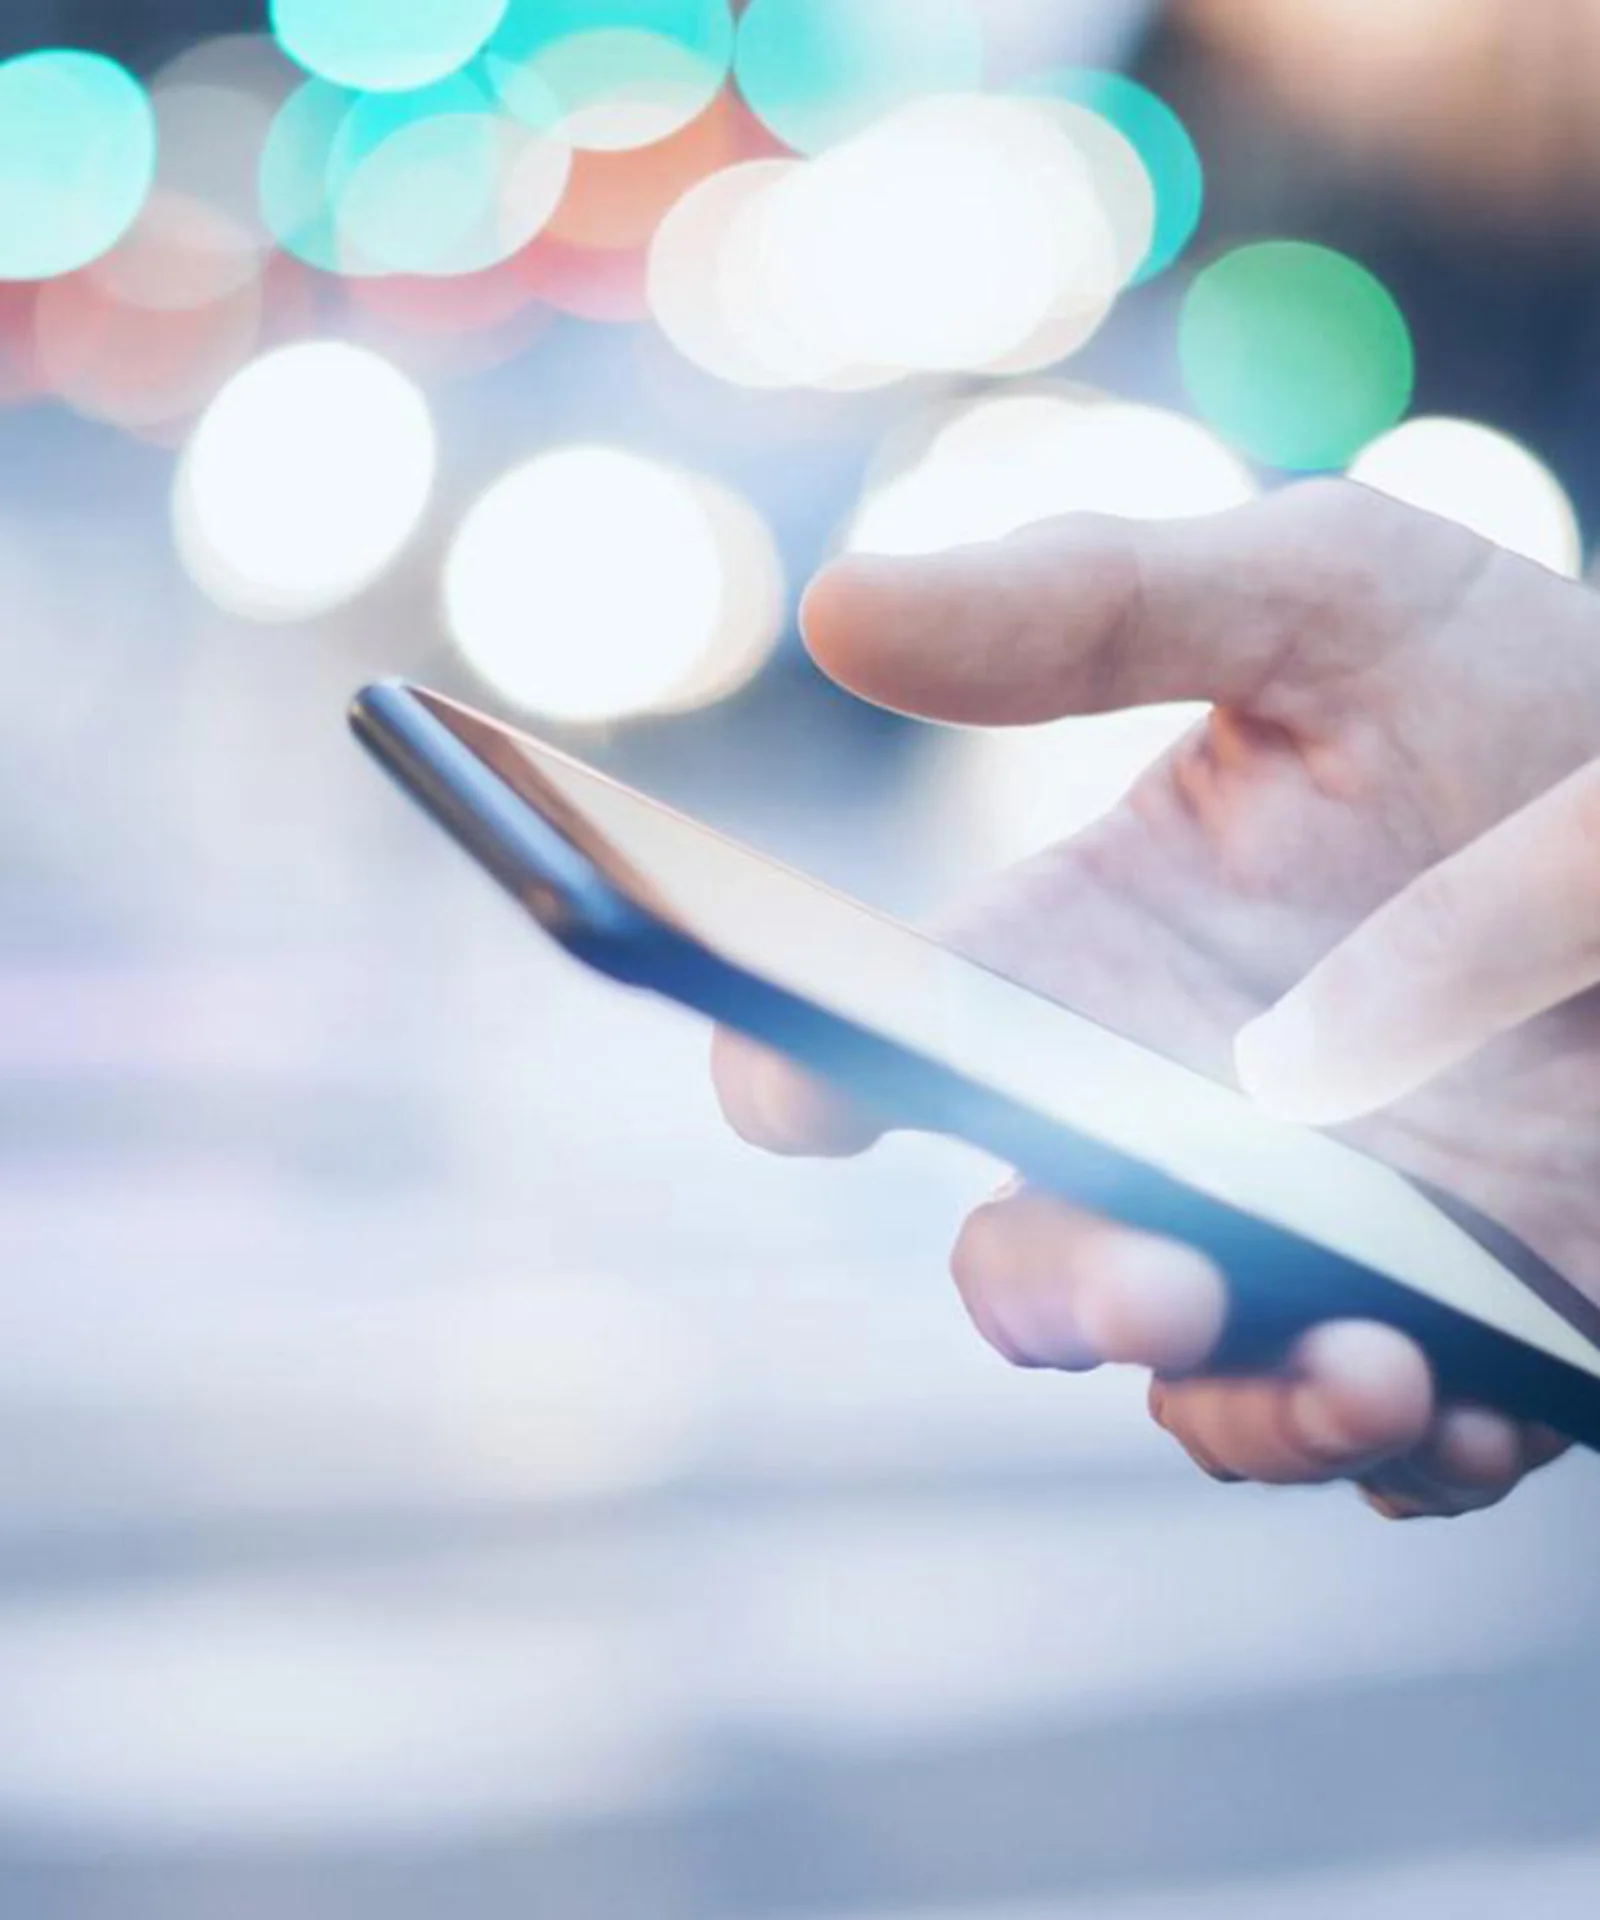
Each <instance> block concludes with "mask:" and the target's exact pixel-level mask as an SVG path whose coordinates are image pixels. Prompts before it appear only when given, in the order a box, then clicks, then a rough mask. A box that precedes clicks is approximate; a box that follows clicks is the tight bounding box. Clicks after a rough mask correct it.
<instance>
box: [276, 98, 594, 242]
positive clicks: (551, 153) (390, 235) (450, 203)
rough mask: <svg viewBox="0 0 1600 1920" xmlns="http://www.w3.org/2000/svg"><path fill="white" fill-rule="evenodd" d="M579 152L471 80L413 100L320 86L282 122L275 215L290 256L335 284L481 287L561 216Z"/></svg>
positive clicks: (287, 107)
mask: <svg viewBox="0 0 1600 1920" xmlns="http://www.w3.org/2000/svg"><path fill="white" fill-rule="evenodd" d="M571 163H572V155H571V149H570V148H569V147H568V146H567V144H566V143H565V141H564V140H561V139H559V138H557V137H555V136H554V135H552V134H551V133H549V132H547V131H539V130H537V129H535V128H533V127H530V126H527V125H525V124H524V123H522V122H521V121H518V120H516V119H514V118H513V117H512V116H510V115H509V114H507V113H505V112H504V111H503V110H502V108H501V107H500V105H499V102H498V101H497V100H496V99H495V98H494V96H493V95H492V94H491V92H490V90H489V89H488V88H487V86H486V85H485V84H484V83H483V82H482V81H480V80H479V79H477V78H476V77H474V76H473V75H470V74H458V75H456V76H454V77H453V78H451V79H448V80H444V81H440V82H439V83H438V84H437V85H435V86H431V87H424V88H421V89H418V90H417V91H415V92H410V93H398V92H396V93H366V94H360V93H353V92H351V91H349V90H347V89H344V88H340V87H335V86H332V85H331V84H329V83H328V82H326V81H322V80H309V81H307V82H306V83H305V84H304V86H302V87H301V88H300V89H299V90H298V91H297V92H296V93H295V94H294V95H292V96H291V98H290V99H289V100H287V101H286V102H285V103H284V106H283V107H282V109H281V110H280V111H279V113H278V115H277V117H276V119H275V121H274V123H273V126H272V130H271V133H270V134H269V136H268V139H267V143H266V147H265V150H264V152H263V154H262V160H261V204H262V209H263V212H264V215H265V218H266V221H267V224H268V225H269V227H270V228H271V230H272V231H273V233H274V234H275V235H276V236H277V238H278V241H279V243H280V244H281V245H282V246H283V247H284V248H286V249H287V250H288V251H290V252H292V253H294V254H295V255H296V256H297V257H299V258H300V259H302V260H304V261H306V262H307V263H308V264H309V265H312V266H315V267H318V268H320V269H321V270H322V271H324V272H328V273H343V274H345V275H361V274H388V273H403V274H463V273H479V272H483V271H484V270H486V269H488V268H491V267H494V266H496V265H498V264H500V263H501V262H503V261H506V260H509V259H510V258H511V257H512V256H513V255H514V254H515V253H517V252H519V251H520V250H521V249H522V248H523V247H525V246H527V245H528V243H529V242H530V241H531V240H533V239H534V238H535V236H536V235H537V234H538V233H539V231H540V230H541V229H542V227H543V226H544V225H545V223H546V222H547V221H548V220H549V219H550V217H551V215H552V214H553V213H554V212H555V210H556V208H557V207H558V206H559V205H560V202H561V198H562V195H563V194H564V192H565V191H566V185H567V180H568V177H569V174H570V171H571Z"/></svg>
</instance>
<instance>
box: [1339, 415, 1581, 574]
mask: <svg viewBox="0 0 1600 1920" xmlns="http://www.w3.org/2000/svg"><path fill="white" fill-rule="evenodd" d="M1350 477H1351V479H1352V480H1359V481H1360V482H1361V483H1362V484H1363V485H1364V486H1368V487H1374V488H1376V489H1377V491H1378V492H1379V493H1386V494H1389V495H1390V496H1391V497H1392V498H1394V499H1396V500H1405V501H1408V502H1409V503H1410V504H1411V505H1412V506H1414V507H1423V508H1426V510H1427V511H1428V512H1429V513H1437V514H1440V515H1442V516H1443V517H1444V518H1445V519H1447V520H1455V521H1459V522H1460V524H1461V525H1462V526H1464V527H1470V528H1471V529H1472V531H1473V532H1474V533H1481V534H1482V535H1483V536H1484V538H1485V539H1486V540H1493V541H1494V542H1495V543H1496V544H1497V545H1498V546H1502V547H1505V548H1507V549H1508V550H1509V551H1510V552H1512V553H1518V554H1521V555H1522V556H1523V557H1524V558H1525V559H1528V560H1537V561H1538V562H1539V563H1540V564H1541V565H1542V566H1546V567H1549V568H1550V569H1551V570H1552V571H1553V572H1556V573H1562V574H1566V575H1567V576H1568V577H1569V578H1575V577H1576V576H1577V575H1578V574H1579V573H1581V572H1582V570H1583V534H1582V530H1581V528H1580V526H1579V522H1578V513H1577V509H1576V508H1575V507H1574V506H1573V504H1572V500H1571V498H1570V496H1569V495H1568V493H1567V490H1566V488H1565V487H1563V486H1562V484H1561V482H1560V481H1559V480H1558V479H1557V478H1556V476H1555V475H1554V474H1553V473H1552V472H1551V471H1550V469H1549V468H1548V467H1547V466H1546V465H1545V464H1544V462H1543V461H1542V460H1541V459H1540V458H1539V457H1538V455H1537V454H1535V453H1533V452H1531V451H1530V450H1529V449H1528V448H1527V447H1525V446H1523V445H1522V443H1521V442H1520V441H1518V440H1514V439H1512V438H1511V436H1510V435H1509V434H1504V433H1499V432H1497V431H1496V430H1495V429H1494V428H1493V427H1487V426H1484V425H1483V424H1482V423H1481V422H1478V421H1474V420H1451V419H1432V418H1430V419H1422V420H1408V421H1406V422H1405V424H1404V425H1403V426H1399V427H1396V428H1395V430H1394V431H1393V432H1392V433H1388V434H1385V435H1383V437H1382V438H1381V439H1378V440H1375V441H1373V442H1372V444H1371V445H1370V446H1367V447H1364V448H1363V449H1362V450H1361V452H1360V453H1359V454H1358V455H1357V456H1356V458H1355V460H1354V462H1353V463H1352V465H1351V467H1350Z"/></svg>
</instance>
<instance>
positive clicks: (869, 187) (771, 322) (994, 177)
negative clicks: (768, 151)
mask: <svg viewBox="0 0 1600 1920" xmlns="http://www.w3.org/2000/svg"><path fill="white" fill-rule="evenodd" d="M1075 111H1076V110H1075V109H1068V108H1062V109H1060V110H1059V111H1053V110H1052V109H1051V108H1050V107H1048V106H1041V105H1038V104H1035V103H1031V102H1022V101H1016V100H1007V99H997V98H992V97H985V96H981V95H962V96H951V97H941V98H939V99H933V100H923V101H918V102H916V103H915V104H913V105H912V106H909V107H904V108H901V109H900V110H899V111H898V112H896V113H894V114H891V115H890V116H888V117H887V118H886V119H884V120H881V121H879V122H878V123H877V124H876V125H874V126H873V127H872V128H870V129H869V130H868V131H867V132H866V133H864V134H861V135H858V136H857V137H856V138H854V139H851V140H847V141H844V142H842V143H841V144H840V145H838V146H836V147H833V148H831V149H829V150H828V152H826V153H825V154H822V155H820V156H819V157H817V158H816V159H814V160H811V161H809V162H805V163H796V164H794V165H792V166H791V167H790V168H788V169H787V170H786V171H783V172H774V173H772V174H770V175H768V176H766V180H767V185H768V191H766V192H765V193H764V194H762V195H757V196H754V197H751V198H748V199H746V200H745V201H744V202H743V203H742V204H741V205H740V206H739V207H738V209H737V211H736V213H735V215H734V217H733V219H732V221H731V223H730V225H729V227H728V229H727V232H726V236H725V241H724V244H723V249H722V252H723V257H722V260H721V263H720V272H719V274H718V277H717V280H716V287H717V291H718V294H719V296H720V297H721V299H722V300H723V301H724V303H725V305H726V307H727V309H728V312H727V315H726V318H727V321H728V324H729V325H730V326H731V328H732V330H733V331H734V333H735V334H736V335H737V336H739V338H740V339H741V342H742V344H743V346H744V348H745V350H746V353H747V354H748V356H749V357H750V358H752V359H753V360H754V361H755V362H756V363H757V365H759V366H761V367H764V368H766V369H768V370H770V375H771V377H772V378H773V380H774V382H775V383H782V382H788V383H791V384H809V385H829V384H841V385H850V384H857V383H859V381H860V380H861V379H862V377H864V380H865V383H867V384H870V383H871V381H872V380H873V379H874V378H876V377H878V376H879V375H880V374H886V375H887V376H888V377H893V376H894V375H895V374H907V373H915V372H961V371H978V370H983V369H986V368H989V367H991V366H993V365H995V364H996V363H1004V362H1005V361H1007V359H1008V357H1010V356H1014V355H1016V354H1018V353H1019V352H1022V351H1023V350H1024V349H1027V348H1029V347H1031V346H1033V345H1034V344H1035V343H1036V342H1037V341H1038V340H1039V339H1040V337H1041V336H1042V335H1043V336H1046V337H1050V336H1052V335H1053V330H1054V328H1055V327H1056V325H1057V324H1058V322H1059V318H1060V316H1061V315H1062V314H1063V312H1069V313H1072V314H1073V315H1074V316H1075V318H1076V319H1077V323H1076V324H1075V327H1074V333H1073V341H1074V343H1081V340H1082V339H1083V338H1085V337H1087V334H1088V333H1089V332H1092V331H1093V328H1094V325H1095V324H1096V323H1097V322H1098V320H1099V319H1101V318H1103V317H1104V315H1105V314H1106V312H1108V311H1109V309H1110V306H1111V303H1112V301H1113V300H1114V298H1115V296H1116V293H1117V292H1118V291H1119V289H1120V286H1121V284H1122V274H1121V270H1120V267H1119V259H1118V246H1117V240H1116V234H1115V231H1114V222H1113V218H1112V215H1111V212H1110V210H1109V209H1108V207H1107V205H1106V203H1105V201H1104V200H1103V199H1102V198H1101V196H1100V194H1099V193H1098V192H1097V190H1096V184H1095V179H1094V171H1093V169H1092V168H1091V166H1090V164H1089V163H1088V161H1086V159H1085V157H1084V151H1083V149H1082V148H1081V147H1080V146H1079V144H1078V142H1077V140H1076V138H1075V133H1076V131H1077V129H1076V127H1075V125H1074V124H1073V123H1072V120H1071V115H1072V114H1073V113H1074V112H1075ZM1097 124H1099V123H1097ZM1100 131H1101V132H1102V133H1103V134H1104V137H1105V140H1106V141H1108V142H1115V143H1117V144H1118V145H1119V146H1120V147H1121V148H1122V149H1123V151H1124V152H1125V153H1126V155H1127V162H1128V165H1129V166H1131V167H1133V168H1134V169H1135V170H1137V168H1138V162H1137V159H1136V157H1135V156H1133V155H1132V154H1131V151H1130V150H1128V149H1127V148H1126V143H1124V142H1121V141H1120V140H1119V137H1118V136H1117V135H1116V134H1115V133H1114V132H1112V130H1111V129H1109V128H1106V127H1104V126H1103V125H1100ZM1105 157H1106V156H1105V153H1104V150H1102V153H1101V159H1102V160H1104V159H1105ZM751 177H752V176H750V175H749V174H748V173H747V175H746V178H747V180H748V179H749V178H751ZM1123 177H1124V179H1126V178H1127V176H1126V174H1124V176H1123ZM1146 231H1147V229H1146ZM1141 244H1142V243H1141ZM1135 250H1138V247H1137V246H1136V249H1135ZM1082 316H1086V318H1085V317H1082ZM1053 346H1054V343H1053ZM1052 350H1053V348H1052Z"/></svg>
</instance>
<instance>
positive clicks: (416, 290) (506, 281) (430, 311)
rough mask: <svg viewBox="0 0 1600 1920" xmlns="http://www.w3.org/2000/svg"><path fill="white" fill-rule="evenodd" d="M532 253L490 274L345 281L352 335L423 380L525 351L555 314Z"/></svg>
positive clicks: (471, 370) (460, 373)
mask: <svg viewBox="0 0 1600 1920" xmlns="http://www.w3.org/2000/svg"><path fill="white" fill-rule="evenodd" d="M525 258H526V256H525V255H522V256H518V257H517V258H516V259H513V260H510V261H507V262H506V263H504V264H503V265H501V266H498V267H491V268H489V269H488V270H487V271H485V272H483V273H464V274H453V275H448V276H445V275H438V274H383V275H364V276H358V277H354V278H351V279H348V280H346V281H345V282H344V296H345V304H346V311H347V313H348V314H349V316H350V325H351V331H352V333H353V334H354V335H355V336H356V337H358V338H359V339H360V340H361V341H362V342H363V343H364V344H365V345H367V346H370V347H374V348H376V349H377V350H378V351H379V352H381V353H383V354H384V355H386V356H387V357H388V358H389V359H392V360H394V361H395V362H396V363H397V364H398V365H400V366H402V367H404V368H405V369H406V370H407V371H408V372H409V373H412V374H414V375H416V376H417V377H419V378H423V379H430V380H431V379H461V378H464V377H468V376H471V375H473V374H476V373H481V372H484V371H486V370H487V369H489V368H491V367H499V366H504V365H505V364H506V363H507V362H508V361H509V360H512V359H515V358H517V357H518V356H519V355H521V354H523V353H526V352H527V351H528V350H529V349H530V348H531V347H532V346H533V345H534V343H535V342H536V341H537V340H538V339H539V337H540V336H541V334H542V333H543V332H544V331H545V329H546V327H547V326H548V325H549V321H550V315H549V313H548V311H547V309H546V308H545V307H544V306H543V304H542V303H541V302H540V301H539V299H538V298H537V296H536V294H535V292H534V289H533V288H532V287H530V286H529V285H528V284H527V282H526V279H525V277H524V274H523V262H524V260H525Z"/></svg>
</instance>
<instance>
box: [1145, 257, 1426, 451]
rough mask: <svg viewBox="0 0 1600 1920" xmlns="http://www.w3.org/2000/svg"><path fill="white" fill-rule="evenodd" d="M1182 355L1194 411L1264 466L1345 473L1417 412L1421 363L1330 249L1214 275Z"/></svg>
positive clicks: (1377, 285)
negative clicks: (1411, 410) (1370, 444)
mask: <svg viewBox="0 0 1600 1920" xmlns="http://www.w3.org/2000/svg"><path fill="white" fill-rule="evenodd" d="M1179 349H1180V353H1181V355H1182V360H1183V371H1184V377H1185V380H1186V381H1187V383H1188V388H1189V394H1190V397H1191V399H1192V400H1193V402H1194V404H1195V406H1196V408H1197V409H1198V410H1199V412H1200V413H1201V414H1202V415H1203V416H1204V417H1205V418H1206V419H1207V420H1208V421H1210V423H1211V424H1212V425H1213V426H1214V427H1215V428H1216V429H1217V430H1218V432H1219V433H1221V434H1222V435H1223V436H1224V437H1225V438H1226V439H1228V440H1230V441H1232V442H1233V443H1234V445H1236V446H1238V447H1240V448H1242V449H1243V450H1244V451H1245V452H1246V453H1249V454H1251V455H1253V456H1254V457H1255V458H1256V459H1258V460H1262V461H1265V462H1267V463H1269V464H1270V465H1273V466H1277V467H1283V468H1287V469H1289V470H1291V471H1301V472H1310V471H1314V470H1317V469H1327V468H1335V467H1343V466H1345V465H1346V464H1347V462H1348V461H1349V460H1350V459H1351V458H1352V456H1353V455H1354V454H1355V453H1356V451H1357V449H1358V448H1360V447H1361V446H1363V445H1364V444H1365V443H1366V442H1367V441H1368V440H1371V439H1372V438H1374V437H1375V436H1376V435H1377V434H1380V433H1383V432H1385V431H1386V430H1387V429H1388V428H1390V427H1392V426H1393V425H1394V424H1395V423H1396V422H1397V421H1398V420H1399V419H1400V418H1401V416H1402V415H1403V414H1404V412H1405V410H1406V408H1407V407H1408V406H1409V405H1410V402H1411V394H1412V388H1413V384H1414V380H1415V358H1414V354H1413V350H1412V344H1411V334H1410V330H1409V329H1408V327H1407V326H1406V322H1405V316H1404V315H1403V314H1402V313H1401V311H1400V309H1399V307H1398V306H1397V305H1396V303H1395V301H1394V298H1393V296H1392V295H1391V294H1390V293H1389V292H1388V290H1387V289H1386V288H1385V287H1384V286H1383V284H1382V282H1381V281H1379V280H1378V279H1376V278H1375V276H1374V275H1372V274H1371V273H1369V272H1368V271H1367V269H1366V268H1365V267H1363V266H1361V265H1360V264H1359V263H1358V262H1356V261H1354V260H1352V259H1350V258H1348V257H1347V256H1346V255H1344V254H1342V253H1336V252H1334V251H1333V250H1332V249H1330V248H1327V247H1318V246H1311V245H1309V244H1306V243H1304V242H1301V241H1291V240H1269V241H1262V242H1259V243H1257V244H1255V245H1253V246H1246V247H1240V248H1237V249H1236V250H1235V251H1234V252H1232V253H1228V254H1225V255H1224V256H1223V257H1222V258H1221V259H1220V260H1218V261H1216V262H1214V263H1213V264H1212V265H1211V266H1209V267H1207V268H1206V269H1205V271H1204V272H1203V273H1201V274H1200V275H1199V277H1198V278H1197V279H1196V280H1195V283H1194V285H1193V286H1192V287H1191V288H1190V290H1189V294H1188V297H1187V299H1186V300H1185V303H1184V309H1183V316H1182V320H1181V324H1180V336H1179Z"/></svg>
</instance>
